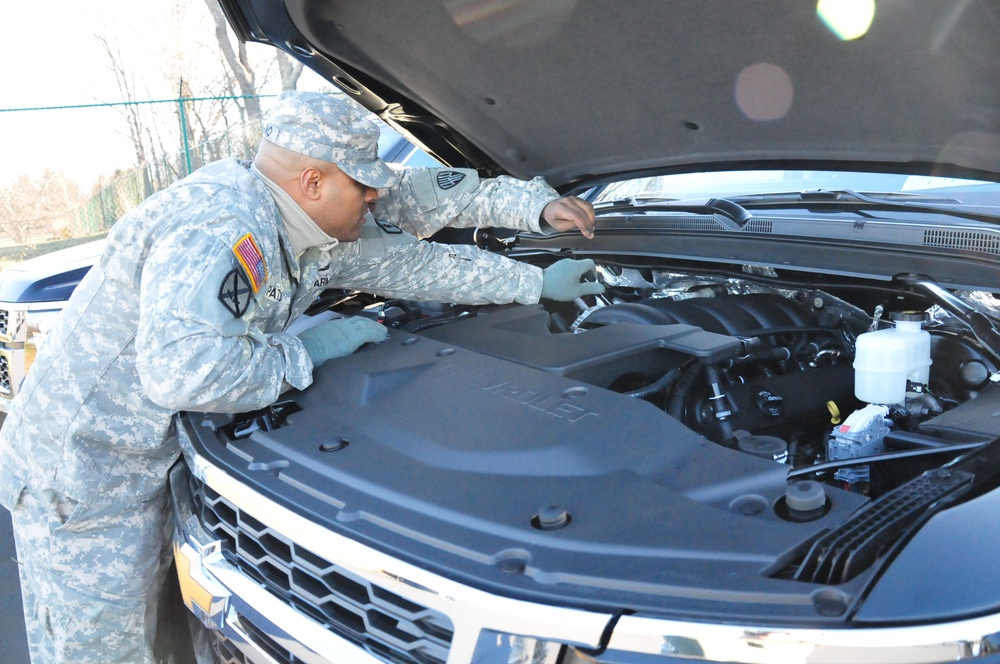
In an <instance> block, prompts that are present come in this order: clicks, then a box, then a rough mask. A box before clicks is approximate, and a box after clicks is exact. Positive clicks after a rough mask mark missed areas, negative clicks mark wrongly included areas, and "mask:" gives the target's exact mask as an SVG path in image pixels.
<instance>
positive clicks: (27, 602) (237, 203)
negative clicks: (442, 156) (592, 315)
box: [0, 91, 603, 663]
mask: <svg viewBox="0 0 1000 664" xmlns="http://www.w3.org/2000/svg"><path fill="white" fill-rule="evenodd" d="M377 140H378V129H377V128H376V127H375V126H374V125H373V124H372V123H371V122H370V121H368V120H367V119H366V118H364V117H363V115H362V114H361V113H360V112H359V111H358V110H357V109H355V108H354V107H353V106H352V105H350V104H349V103H347V102H344V101H341V100H339V99H338V98H336V97H333V96H330V95H323V94H318V93H303V92H294V91H293V92H286V93H283V94H282V95H281V97H280V98H279V100H278V101H277V102H276V103H275V106H274V109H273V110H272V113H271V114H270V116H269V121H268V123H267V125H266V126H265V128H264V137H263V140H262V141H261V143H260V147H259V150H258V153H257V156H256V158H255V160H254V162H253V164H247V163H243V162H239V161H237V160H235V159H229V160H223V161H220V162H216V163H214V164H210V165H208V166H205V167H204V168H202V169H200V170H199V171H197V172H195V173H193V174H192V175H190V176H189V177H187V178H185V179H184V180H181V181H180V182H178V183H176V184H174V185H173V186H171V187H170V188H169V189H167V190H165V191H163V192H160V193H158V194H155V195H153V196H152V197H150V198H149V199H147V200H146V201H145V202H143V203H142V204H141V205H140V206H138V207H137V208H136V209H134V210H132V211H131V212H129V213H128V214H127V215H125V216H124V217H123V218H122V219H121V220H120V221H119V222H118V223H117V224H116V225H115V227H114V228H113V229H112V231H111V233H110V234H109V236H108V244H107V249H106V251H105V253H104V255H103V257H102V258H101V260H100V263H99V264H98V265H96V266H95V267H94V268H93V269H92V270H91V271H90V272H89V273H88V275H87V277H86V278H85V279H84V280H83V281H82V282H81V283H80V285H79V287H78V288H77V289H76V291H75V292H74V294H73V297H72V298H71V299H70V301H69V303H68V305H67V307H66V309H65V310H64V311H63V313H62V315H61V317H60V319H59V322H58V324H57V325H56V326H55V327H54V329H53V330H52V331H51V332H50V334H49V336H48V339H47V341H46V343H45V345H44V347H43V348H42V349H41V350H40V351H39V353H38V356H37V358H36V360H35V363H34V365H33V367H32V370H31V371H30V372H29V374H28V376H27V378H26V380H25V381H24V385H23V386H22V389H21V391H20V393H19V394H18V396H17V398H16V399H15V401H14V403H13V404H12V405H11V410H10V414H9V416H8V418H7V421H6V423H5V426H4V427H3V430H2V432H0V469H2V472H0V502H2V504H3V506H4V507H6V508H7V509H9V510H10V511H11V513H12V517H13V523H14V533H15V542H16V546H17V554H18V562H19V563H20V575H21V587H22V593H23V596H24V614H25V622H26V624H27V631H28V641H29V649H30V652H31V656H32V660H33V661H34V662H74V663H79V662H102V663H106V662H130V663H137V662H154V661H168V660H169V659H170V654H169V652H168V650H167V649H165V648H163V646H164V645H165V644H163V643H162V638H161V640H160V641H156V639H155V638H154V637H155V636H156V629H155V628H156V624H157V619H156V618H157V600H158V598H159V597H160V593H161V588H162V587H163V583H164V576H165V572H166V570H167V568H168V566H169V562H170V557H169V548H168V546H169V527H170V514H169V505H168V502H167V495H166V481H165V478H166V473H167V470H168V468H169V467H170V466H171V465H172V464H173V463H174V462H175V461H176V460H177V458H178V453H179V451H178V445H177V441H176V437H175V435H174V431H173V428H172V427H173V426H174V424H173V416H174V414H175V413H176V412H178V411H180V410H199V411H211V412H243V411H249V410H254V409H258V408H262V407H264V406H267V405H269V404H271V403H273V402H274V401H275V400H276V399H277V398H278V395H279V394H280V393H281V392H282V391H283V390H286V389H289V388H297V389H304V388H306V387H307V386H308V385H309V384H310V383H311V382H312V371H313V367H315V366H316V365H318V364H320V363H322V362H324V361H326V360H328V359H331V358H333V357H338V356H341V355H346V354H349V353H351V352H353V351H354V350H356V349H357V348H358V347H359V346H361V345H362V344H364V343H366V342H375V341H380V340H382V339H384V338H385V337H386V334H387V333H386V330H385V328H383V327H382V326H381V325H379V324H378V323H375V322H373V321H370V320H367V319H363V318H345V319H336V320H331V321H327V322H324V323H321V324H319V325H317V326H314V327H312V328H310V329H308V330H306V331H305V332H303V333H302V334H301V336H295V335H292V334H289V333H287V332H286V331H285V329H286V328H287V326H288V324H289V323H290V322H291V321H293V320H294V319H295V318H296V317H297V316H299V315H300V314H301V313H302V312H303V311H304V310H305V308H306V307H307V306H308V305H309V304H310V303H311V302H313V300H314V299H315V297H316V296H317V295H318V294H319V293H320V292H321V291H323V290H324V289H326V288H328V287H341V288H350V289H358V290H364V291H367V292H371V293H375V294H380V295H384V296H387V297H394V298H404V299H424V300H433V301H451V302H461V303H469V304H478V303H487V302H498V303H500V302H514V301H516V302H524V303H531V302H536V301H538V299H539V298H540V297H549V298H552V299H557V300H567V301H568V300H572V299H574V298H576V297H579V296H581V295H584V294H588V293H597V292H601V291H602V290H603V286H601V285H600V284H598V283H593V282H581V281H580V279H581V277H582V275H583V274H584V273H586V272H587V271H589V270H590V269H592V268H593V263H592V262H591V261H572V260H564V261H559V262H557V263H555V264H553V265H552V266H550V267H549V268H546V269H545V270H544V271H543V270H541V269H539V268H536V267H534V266H530V265H526V264H522V263H518V262H515V261H511V260H509V259H506V258H504V257H501V256H498V255H495V254H490V253H487V252H483V251H480V250H478V249H476V248H474V247H470V246H446V245H439V244H434V243H430V242H423V241H419V240H418V238H419V237H426V236H428V235H430V234H432V233H434V232H435V231H436V230H438V229H440V228H443V227H444V226H453V227H467V226H475V225H482V226H486V225H489V226H504V227H509V228H515V229H530V230H534V231H540V230H541V229H542V228H541V227H542V225H546V226H549V227H551V228H553V229H556V230H571V229H574V228H575V229H579V230H580V231H581V232H582V233H583V234H584V235H586V236H587V237H592V235H593V228H594V213H593V209H592V208H591V207H590V205H589V204H588V203H586V202H584V201H581V200H580V199H577V198H573V197H565V198H558V197H557V195H556V194H555V192H553V191H552V190H551V189H550V188H549V187H548V186H547V185H545V184H544V183H543V182H542V181H541V180H540V179H536V180H534V181H532V182H523V181H520V180H516V179H514V178H508V177H501V178H496V179H490V180H480V179H479V177H478V176H477V174H476V173H475V171H471V170H456V169H417V170H406V169H400V170H399V171H398V172H397V171H394V170H392V169H390V168H389V166H387V165H386V164H385V163H383V162H382V161H381V160H380V159H379V158H378V155H377ZM370 213H372V214H374V218H375V219H379V222H375V221H374V219H373V218H372V214H370ZM383 220H390V221H391V222H392V223H393V224H395V226H393V225H389V224H386V223H385V222H384V221H383Z"/></svg>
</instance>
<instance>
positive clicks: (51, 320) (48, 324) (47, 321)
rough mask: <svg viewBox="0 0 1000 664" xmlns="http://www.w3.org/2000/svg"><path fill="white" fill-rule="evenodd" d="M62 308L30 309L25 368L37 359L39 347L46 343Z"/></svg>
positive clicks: (25, 339)
mask: <svg viewBox="0 0 1000 664" xmlns="http://www.w3.org/2000/svg"><path fill="white" fill-rule="evenodd" d="M61 313H62V310H60V309H56V310H52V309H49V310H45V311H30V310H29V311H28V315H27V319H26V321H25V336H24V352H25V360H24V368H25V371H27V370H28V368H29V367H30V366H31V363H32V362H34V360H35V353H36V352H38V349H40V348H41V347H42V344H43V343H45V338H46V337H47V336H48V334H49V331H50V330H51V329H52V326H53V325H55V323H56V321H57V320H58V319H59V314H61Z"/></svg>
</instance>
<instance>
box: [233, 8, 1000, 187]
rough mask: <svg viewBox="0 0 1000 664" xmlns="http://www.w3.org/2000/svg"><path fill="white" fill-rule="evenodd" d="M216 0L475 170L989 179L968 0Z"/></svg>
mask: <svg viewBox="0 0 1000 664" xmlns="http://www.w3.org/2000/svg"><path fill="white" fill-rule="evenodd" d="M222 4H223V6H224V7H225V9H226V12H227V14H228V17H229V19H230V22H231V23H232V25H233V26H234V27H235V28H236V30H237V32H238V33H239V34H240V36H241V37H242V38H244V39H248V40H253V41H260V42H265V43H273V44H274V45H275V46H277V47H279V48H281V49H284V50H286V51H287V52H289V53H291V54H292V55H293V56H295V57H296V58H298V59H299V60H301V61H302V62H304V63H305V64H306V65H307V66H309V67H311V68H312V69H314V70H316V71H318V72H319V73H320V74H322V75H324V76H326V77H327V78H329V79H330V80H331V81H332V82H333V83H335V84H337V85H338V86H339V87H340V88H342V89H344V90H345V91H347V92H348V93H350V94H351V95H352V96H353V97H355V98H357V99H358V100H359V101H360V102H361V103H362V104H363V105H365V106H366V107H368V108H369V109H371V110H372V111H374V112H375V113H376V114H378V115H379V116H381V117H382V118H383V119H385V120H386V121H387V122H389V123H390V124H391V125H393V126H395V127H397V128H399V129H401V130H402V131H403V132H404V133H406V134H407V135H409V136H411V137H412V138H414V139H415V140H416V142H418V143H420V144H421V145H422V146H423V147H425V148H426V149H427V150H428V151H430V152H432V153H433V154H435V155H436V156H438V157H439V158H440V159H442V161H445V162H446V163H449V164H452V165H470V166H474V167H477V168H479V169H481V170H482V171H484V172H486V173H493V172H507V173H510V174H512V175H515V176H518V177H529V176H537V175H540V176H543V177H544V178H545V179H546V180H547V181H548V182H549V183H550V184H552V185H553V186H555V187H556V188H559V189H562V190H567V189H570V188H572V186H573V185H574V184H583V183H586V182H589V181H592V180H594V179H597V178H605V177H607V176H610V175H613V174H621V173H630V172H631V173H635V172H640V171H647V172H654V171H689V170H712V169H719V168H734V167H741V168H742V167H773V166H777V165H782V166H784V167H790V166H793V165H796V166H804V165H809V166H810V167H825V168H832V169H838V168H849V169H863V170H869V171H870V170H893V171H895V172H910V173H923V174H931V173H932V174H938V175H960V176H964V177H974V178H978V179H992V180H997V179H1000V86H997V84H996V74H997V65H996V63H997V62H1000V38H998V34H1000V6H998V5H997V3H995V2H988V1H987V0H961V1H956V0H925V1H924V2H921V3H919V4H918V5H914V4H913V3H912V2H909V1H908V0H872V2H871V3H870V5H871V6H874V14H873V16H872V20H871V23H870V25H869V26H868V28H867V30H866V31H865V30H864V26H865V24H866V23H867V21H866V20H865V19H866V18H867V17H866V15H865V11H864V6H866V3H864V2H860V3H859V2H830V3H826V2H820V3H818V5H817V3H815V2H802V1H801V0H771V1H767V2H746V1H742V2H726V1H724V0H699V1H697V2H662V1H659V0H655V1H651V2H649V1H630V2H595V1H589V2H588V1H582V0H551V1H548V2H533V1H529V0H504V1H499V0H497V1H483V0H437V1H432V0H421V1H419V2H386V1H377V0H369V1H366V2H352V1H347V0H222ZM827 5H830V6H831V7H833V9H841V10H844V9H847V10H848V13H847V15H846V16H840V17H836V16H832V15H830V14H829V13H828V12H827V11H826V6H827ZM859 5H860V6H861V9H860V10H858V9H857V8H858V6H859ZM852 7H853V8H855V9H854V13H853V14H852V13H851V10H850V8H852ZM852 23H853V24H856V25H860V27H859V28H858V29H857V30H856V31H855V32H857V31H862V32H863V34H862V35H861V36H859V37H856V38H849V37H851V36H852V35H851V34H848V33H846V32H845V30H847V29H848V28H849V27H850V25H848V24H852ZM845 25H846V27H845ZM838 31H839V32H841V36H838Z"/></svg>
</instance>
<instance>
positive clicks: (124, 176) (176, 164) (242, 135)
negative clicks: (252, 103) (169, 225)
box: [0, 95, 274, 269]
mask: <svg viewBox="0 0 1000 664" xmlns="http://www.w3.org/2000/svg"><path fill="white" fill-rule="evenodd" d="M273 96H274V95H260V96H259V98H260V99H262V100H263V99H264V98H267V97H273ZM243 99H246V98H245V97H238V96H220V97H192V96H181V97H179V98H177V99H161V100H149V101H137V102H116V103H102V104H83V105H76V106H50V107H37V108H0V120H9V121H10V122H9V123H8V124H6V125H0V128H4V129H7V130H12V129H14V128H19V127H20V124H21V123H18V122H15V121H14V120H15V118H16V119H18V120H20V119H22V118H25V117H31V118H39V117H46V118H47V117H50V116H51V115H52V112H54V111H57V112H58V113H59V114H60V115H64V116H70V121H69V122H57V123H49V124H46V125H44V128H43V130H42V131H43V132H44V133H45V136H44V137H43V139H44V140H48V141H50V143H49V146H50V147H49V149H52V147H55V148H56V149H58V146H59V145H66V146H72V147H71V149H73V150H74V151H75V152H76V154H87V151H88V150H93V149H94V148H93V147H92V146H89V145H87V144H85V143H83V142H81V141H78V140H76V139H77V137H79V138H81V139H83V138H87V137H88V136H89V135H91V134H94V133H95V132H96V130H95V129H94V128H95V127H101V128H102V130H103V131H105V132H107V131H111V132H113V133H116V134H118V135H122V136H126V137H128V136H131V140H132V142H133V144H134V146H135V150H134V152H135V156H134V157H133V158H134V159H135V160H136V161H140V162H141V164H140V165H139V166H135V167H130V168H127V169H118V170H114V171H113V173H111V174H109V175H107V176H103V177H100V178H98V179H97V181H96V182H95V183H93V186H92V187H91V188H89V189H88V190H87V191H81V190H80V188H79V187H78V186H77V185H76V183H75V182H72V181H71V178H60V177H59V175H60V172H59V170H58V169H54V170H52V171H51V172H50V171H46V173H44V174H43V175H42V176H41V177H28V176H24V177H22V178H20V179H18V180H17V181H15V182H13V183H11V184H10V185H4V186H0V269H2V267H3V265H4V264H7V265H9V264H10V263H12V262H18V261H20V260H24V259H26V258H30V257H32V256H35V255H39V254H43V253H46V252H47V251H52V250H54V249H57V248H61V247H62V246H65V245H66V244H72V243H73V241H74V240H77V239H79V240H80V241H86V240H89V239H93V238H95V237H101V236H102V235H103V234H105V233H107V231H108V230H109V229H110V228H111V226H113V225H114V223H115V222H116V221H118V219H120V218H121V217H122V216H123V215H124V214H125V213H126V212H128V211H129V210H130V209H132V208H133V207H135V206H136V205H138V204H139V203H140V202H142V201H143V200H144V199H146V198H147V197H149V196H150V195H152V194H154V193H156V192H158V191H160V190H162V189H165V188H167V187H168V186H170V185H171V184H173V183H174V182H176V181H178V180H180V179H181V178H183V177H185V176H186V175H188V174H189V173H190V172H192V171H194V170H196V169H198V168H200V167H201V166H203V165H205V164H207V163H210V162H212V161H216V160H218V159H222V158H225V157H236V158H240V159H251V158H253V155H254V153H255V152H256V147H257V143H258V141H259V138H260V132H261V126H260V121H259V120H254V121H250V120H248V119H247V115H246V112H245V110H244V108H243V107H242V105H241V104H240V100H243ZM14 111H22V112H18V113H15V112H14ZM25 111H27V112H32V113H30V114H29V113H24V112H25ZM28 124H30V123H28ZM59 131H63V132H65V133H64V134H59V135H64V136H65V138H62V139H61V141H62V142H61V143H54V142H51V141H52V140H53V138H54V137H55V136H56V135H57V132H59ZM139 136H141V137H142V139H141V141H140V139H139V138H137V137H139ZM127 141H128V139H126V144H128V143H127ZM45 147H46V146H44V145H43V146H42V149H45ZM97 149H98V150H99V149H100V147H98V148H97ZM164 154H169V155H170V156H167V157H162V156H160V155H164ZM141 155H157V157H156V158H148V157H147V158H141ZM121 159H122V160H123V161H124V160H127V159H129V156H128V153H127V150H126V151H125V153H124V154H123V155H122V157H121ZM57 163H58V162H57ZM111 163H114V161H113V160H112V161H111ZM53 179H54V180H55V181H58V182H60V184H61V186H60V187H58V188H57V189H58V190H56V189H54V188H52V186H51V185H50V184H48V183H49V182H51V181H53ZM0 184H2V183H0Z"/></svg>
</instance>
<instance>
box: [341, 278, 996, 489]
mask: <svg viewBox="0 0 1000 664" xmlns="http://www.w3.org/2000/svg"><path fill="white" fill-rule="evenodd" d="M741 270H742V274H733V273H728V274H699V273H682V272H674V271H664V270H658V269H653V268H647V269H639V268H628V267H625V268H623V267H620V266H618V265H613V264H601V265H599V266H598V275H597V276H598V277H599V278H600V280H601V281H602V282H603V283H604V284H606V286H607V287H608V290H607V292H606V294H605V295H603V296H598V297H597V298H587V299H588V301H586V302H585V301H583V300H582V299H578V300H577V301H576V302H574V303H569V304H564V303H554V302H544V303H543V304H542V305H539V307H537V308H525V307H518V306H510V307H506V308H505V307H499V308H498V309H499V310H501V311H503V312H504V313H497V311H492V313H490V315H489V316H485V315H484V314H485V313H487V312H491V310H493V309H497V308H492V307H486V308H477V307H457V306H451V305H445V304H431V305H426V304H421V303H414V302H409V303H402V302H368V303H366V298H367V297H368V296H363V295H360V294H356V295H355V297H356V298H359V299H357V300H355V299H351V298H345V299H344V300H342V301H341V302H340V304H339V306H338V307H337V309H338V310H340V311H342V312H344V313H361V314H363V315H368V316H371V317H375V318H377V319H379V320H381V321H382V322H384V323H386V324H388V325H390V326H391V327H398V328H400V329H401V330H403V331H410V332H417V333H419V334H421V335H424V336H428V337H431V338H433V339H437V340H440V341H443V342H445V343H449V344H454V345H456V346H461V347H465V348H469V349H472V350H475V351H477V352H481V353H485V354H488V355H493V356H495V357H499V358H502V359H505V360H510V361H513V362H516V363H518V364H522V365H526V366H530V367H533V368H538V369H543V370H545V371H548V372H553V373H556V374H559V375H561V376H564V377H567V378H571V379H573V380H578V381H581V382H583V383H586V384H588V385H593V386H597V387H600V388H604V389H607V390H610V391H612V392H616V393H619V394H623V395H626V396H628V397H631V398H634V399H641V400H644V401H647V402H649V403H651V404H653V405H655V406H656V407H657V409H658V410H659V411H660V412H662V413H663V415H664V416H666V417H670V418H672V419H674V420H677V421H679V422H680V423H682V424H683V425H685V426H686V427H688V428H690V429H691V430H693V431H694V432H696V433H698V434H699V435H701V436H703V437H704V438H706V439H707V440H710V441H712V442H713V443H715V444H717V445H720V446H724V447H727V448H730V449H734V450H738V451H741V452H743V453H746V454H750V455H754V456H758V457H763V458H766V459H770V460H772V461H773V462H775V463H778V464H782V465H784V466H787V467H788V469H789V471H790V475H789V478H790V479H792V478H800V479H801V478H807V477H808V478H812V479H816V480H820V481H822V482H825V483H828V484H832V485H835V486H837V487H839V488H842V489H845V490H848V491H851V492H854V493H857V494H862V495H865V496H870V497H878V496H880V495H882V494H884V493H885V492H887V491H889V490H891V489H893V488H894V487H897V486H899V485H901V484H903V483H904V482H906V481H908V480H910V479H912V478H913V477H915V476H916V475H918V474H919V473H920V472H923V471H924V470H927V469H929V468H934V467H937V466H939V465H941V464H942V463H943V462H946V461H948V460H949V459H950V458H951V457H950V456H949V455H948V453H947V448H949V447H950V446H951V445H952V444H955V445H957V447H955V449H954V453H956V454H957V453H958V452H960V451H962V450H963V449H964V448H965V446H964V445H963V444H964V443H968V442H969V441H971V440H980V441H981V439H982V438H983V435H984V434H983V432H981V431H979V432H977V433H972V432H969V431H962V430H958V431H956V430H954V427H950V426H949V427H945V428H941V427H935V426H934V421H936V420H935V418H938V417H939V416H941V415H942V414H944V413H945V412H947V411H951V410H952V409H954V408H956V407H958V406H960V405H962V404H964V403H966V402H969V401H971V400H973V399H975V398H976V397H977V396H979V394H980V393H981V392H982V391H984V390H987V389H989V387H990V386H991V385H992V379H993V378H994V377H995V376H996V374H997V366H998V363H997V356H996V352H995V351H992V350H990V349H989V348H988V347H986V346H985V345H984V340H983V339H982V338H980V337H981V336H983V335H978V336H977V334H976V332H975V329H974V328H975V325H974V324H971V325H970V322H969V320H967V319H966V315H967V314H968V312H970V311H975V312H977V315H981V316H984V317H985V316H986V315H989V314H988V312H989V311H990V309H991V308H993V307H997V306H998V305H997V304H996V302H997V301H996V300H995V299H994V297H993V296H992V295H991V294H989V293H983V292H970V293H962V294H960V295H956V294H953V293H951V292H948V291H945V290H944V289H941V288H939V287H937V286H936V285H935V284H929V283H927V282H920V281H917V280H910V281H906V282H905V283H900V284H898V288H893V287H891V286H890V285H887V284H875V285H871V284H858V283H850V282H848V281H839V282H833V283H831V284H830V285H829V286H828V288H827V289H824V288H817V287H815V286H814V285H812V284H809V285H805V284H798V285H797V284H790V283H788V280H787V278H785V279H782V278H779V276H778V275H777V274H776V273H775V271H774V270H773V269H771V268H762V267H756V266H742V267H741ZM835 293H836V294H835ZM848 297H851V298H852V299H853V300H854V301H855V302H856V303H852V302H850V301H848V299H847V298H848ZM983 310H985V311H987V314H978V312H981V311H983ZM903 326H909V328H908V329H907V331H908V332H913V333H914V334H915V335H916V337H915V336H913V335H912V334H911V335H909V336H908V335H906V334H904V333H903V332H902V331H901V330H902V328H903ZM873 334H874V336H873ZM876 338H877V339H876ZM859 339H860V340H861V342H862V344H864V342H866V341H877V342H878V343H877V344H876V346H875V347H874V348H873V349H869V351H868V352H867V354H866V355H862V354H859V351H858V344H859ZM914 339H916V341H914ZM987 341H988V339H987ZM900 343H902V351H897V350H894V348H896V347H897V346H898V345H899V344H900ZM913 344H916V346H917V347H918V348H917V349H916V350H914V349H913V348H912V347H911V346H913ZM920 346H926V348H919V347H920ZM898 352H902V353H903V355H904V357H903V358H902V362H903V367H902V368H900V367H899V366H898V365H899V362H900V358H897V357H894V356H893V353H898ZM914 352H916V353H917V354H918V355H919V354H920V353H921V352H922V353H924V355H926V358H919V357H918V358H916V359H915V358H914V357H913V353H914ZM893 363H895V365H897V366H896V367H895V368H894V367H893V366H891V365H893ZM911 364H912V365H914V366H912V367H911V366H909V365H911ZM900 372H902V373H900ZM886 380H888V381H890V382H891V383H895V384H894V385H893V386H892V387H891V388H890V394H889V395H885V396H883V395H880V394H879V393H878V392H877V389H878V388H877V387H876V392H875V393H874V394H872V393H871V386H870V385H868V383H870V382H871V381H875V384H876V385H881V384H883V383H884V382H885V381H886ZM880 381H881V382H880ZM862 383H864V384H862ZM497 389H498V390H499V391H503V390H505V391H506V392H505V393H506V394H507V396H508V398H511V399H515V400H520V401H521V402H523V403H525V404H529V405H531V404H533V403H534V402H533V401H532V400H533V399H539V398H540V396H539V395H538V394H537V393H535V392H533V391H532V390H530V389H528V388H524V387H520V388H519V387H518V386H516V385H511V386H506V387H504V388H497ZM866 390H868V392H869V394H864V392H865V391H866ZM859 394H861V396H863V397H865V398H864V399H863V398H860V397H859ZM973 428H975V427H973ZM987 429H990V428H989V427H987ZM988 433H990V434H992V431H991V430H990V431H988ZM625 444H627V442H626V443H625ZM942 448H945V449H942ZM921 451H922V452H921ZM951 456H954V454H952V455H951ZM897 457H898V458H897ZM866 459H867V460H868V461H870V462H871V463H865V460H866ZM811 469H813V470H811Z"/></svg>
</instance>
